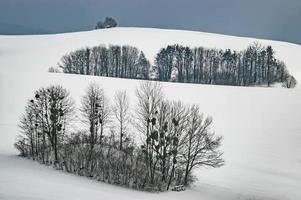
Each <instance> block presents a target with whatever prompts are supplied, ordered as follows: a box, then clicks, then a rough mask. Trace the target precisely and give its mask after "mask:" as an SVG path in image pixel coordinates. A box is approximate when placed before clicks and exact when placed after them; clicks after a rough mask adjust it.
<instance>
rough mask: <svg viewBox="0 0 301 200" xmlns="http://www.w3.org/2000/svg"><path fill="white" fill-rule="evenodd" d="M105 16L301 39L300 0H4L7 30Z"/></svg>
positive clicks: (84, 23)
mask: <svg viewBox="0 0 301 200" xmlns="http://www.w3.org/2000/svg"><path fill="white" fill-rule="evenodd" d="M105 16H113V17H115V18H116V19H117V20H118V22H119V25H120V26H140V27H159V28H176V29H187V30H199V31H206V32H216V33H224V34H231V35H238V36H252V37H259V38H269V39H275V40H283V41H290V42H295V43H299V44H301V0H0V23H2V24H4V23H5V24H6V26H4V25H3V28H2V29H5V27H12V26H7V24H9V25H12V24H13V25H18V26H19V27H20V26H22V27H27V28H32V29H35V30H38V31H40V32H53V33H54V32H69V31H79V30H89V29H92V28H93V27H94V25H95V23H96V22H97V21H98V20H100V19H103V18H104V17H105ZM0 25H1V24H0ZM6 29H9V28H6ZM0 32H1V29H0ZM2 32H3V31H2ZM16 33H17V31H16Z"/></svg>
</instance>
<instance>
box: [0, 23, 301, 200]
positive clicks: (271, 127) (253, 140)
mask: <svg viewBox="0 0 301 200" xmlns="http://www.w3.org/2000/svg"><path fill="white" fill-rule="evenodd" d="M255 41H259V42H260V43H263V44H266V45H268V44H270V45H272V46H273V48H274V49H275V51H276V52H277V54H276V57H277V58H279V59H281V60H283V61H285V63H286V64H287V67H288V69H289V70H290V73H291V74H292V75H294V76H295V77H296V79H297V81H298V82H299V83H301V67H300V66H299V63H300V61H299V60H300V59H299V57H300V56H299V55H301V46H300V45H295V44H290V43H284V42H275V41H267V40H257V39H252V38H239V37H232V36H224V35H217V34H209V33H200V32H189V31H175V30H160V29H144V28H113V29H106V30H97V31H90V32H78V33H67V34H58V35H41V36H0V199H83V198H84V197H85V198H86V199H116V198H119V197H120V198H121V197H122V198H124V199H143V198H144V199H153V198H156V199H157V198H158V199H183V198H188V197H189V198H190V199H201V198H203V199H256V200H257V199H281V200H282V199H292V200H298V199H301V192H300V190H299V188H301V171H300V169H301V106H300V105H301V89H300V85H299V87H298V88H296V89H284V88H255V87H254V88H253V87H252V88H251V87H249V88H246V87H230V86H213V85H193V84H177V83H164V84H163V86H164V89H165V91H166V95H167V96H168V97H169V98H172V99H175V100H177V99H181V100H183V101H184V102H186V103H197V104H199V105H200V107H201V109H202V110H203V112H204V113H206V114H210V115H211V116H212V117H213V119H214V127H213V128H214V130H215V132H216V133H217V134H218V135H223V136H224V141H223V147H222V149H223V151H224V152H225V155H224V158H225V160H226V165H225V166H224V167H222V168H219V169H200V170H198V171H197V174H198V177H199V181H198V182H197V183H196V186H195V187H194V188H193V189H191V190H188V191H185V192H183V193H174V192H168V193H163V194H145V193H142V192H137V191H131V190H128V189H123V188H119V187H115V186H109V185H106V184H103V183H98V182H95V181H91V180H89V179H87V178H82V177H76V176H73V175H69V174H65V173H63V172H57V171H55V170H53V169H48V168H47V167H45V166H40V165H38V164H37V163H35V162H31V161H28V160H24V159H21V158H18V157H16V156H14V155H15V154H16V151H15V150H14V149H13V142H14V138H15V136H16V135H17V134H18V127H17V123H18V119H19V117H20V115H21V113H22V112H23V109H24V106H25V103H26V101H27V99H28V98H30V97H31V96H32V94H33V91H34V90H36V89H38V88H39V87H41V86H48V85H50V84H61V85H63V86H64V87H65V88H66V89H68V90H69V91H70V92H71V94H72V96H73V97H74V99H76V101H77V103H78V104H79V98H80V96H81V95H82V94H83V91H84V89H85V87H86V86H87V85H88V84H89V83H90V82H91V81H94V82H97V83H99V84H101V85H102V86H103V88H104V90H105V92H106V93H107V95H108V96H110V97H112V95H113V94H114V92H115V91H116V90H118V89H127V90H128V93H129V94H130V97H131V99H132V101H135V100H136V99H135V96H134V90H135V88H136V86H137V84H138V83H139V81H136V80H123V79H114V78H104V77H92V76H80V75H70V74H51V73H47V69H48V68H49V67H50V66H55V65H56V63H57V62H58V61H59V59H60V58H61V56H62V55H64V54H65V53H67V52H69V51H72V50H75V49H78V48H81V47H85V46H95V45H98V44H106V45H108V44H129V45H133V46H136V47H138V48H140V49H141V50H143V51H144V52H145V54H146V56H147V57H148V58H149V59H150V60H153V57H154V56H155V54H156V53H157V51H158V50H159V49H160V48H161V47H164V46H166V45H168V44H174V43H179V44H183V45H189V46H192V47H194V46H205V47H216V48H231V49H237V50H240V49H244V48H246V46H247V45H249V44H251V43H252V42H255ZM117 192H118V193H120V195H118V194H117Z"/></svg>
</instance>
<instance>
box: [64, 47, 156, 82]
mask: <svg viewBox="0 0 301 200" xmlns="http://www.w3.org/2000/svg"><path fill="white" fill-rule="evenodd" d="M60 68H62V69H63V72H64V73H71V74H85V75H94V76H109V77H119V78H131V79H145V80H147V79H148V76H149V74H148V73H149V68H150V63H149V61H148V60H147V59H146V57H145V55H144V53H143V52H142V51H139V50H138V49H137V48H136V47H132V46H110V47H108V48H107V47H105V46H97V47H93V48H84V49H79V50H77V51H75V52H71V53H69V54H67V55H65V56H63V58H62V59H61V63H60Z"/></svg>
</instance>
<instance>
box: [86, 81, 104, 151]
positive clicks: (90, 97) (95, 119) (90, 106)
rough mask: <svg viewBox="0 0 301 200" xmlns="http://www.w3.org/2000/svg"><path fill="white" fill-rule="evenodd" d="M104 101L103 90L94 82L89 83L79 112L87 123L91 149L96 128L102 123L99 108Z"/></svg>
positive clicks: (95, 135) (96, 134)
mask: <svg viewBox="0 0 301 200" xmlns="http://www.w3.org/2000/svg"><path fill="white" fill-rule="evenodd" d="M103 101H104V92H103V89H102V88H100V87H99V86H98V85H97V84H96V83H91V84H90V85H89V86H88V87H87V89H86V94H85V95H84V96H83V97H82V107H81V112H82V115H83V117H84V122H85V123H87V124H88V125H89V131H90V147H91V151H92V150H93V148H94V145H95V144H96V143H97V141H98V130H99V127H100V126H101V124H102V120H101V119H102V116H101V110H102V109H103V108H102V104H103Z"/></svg>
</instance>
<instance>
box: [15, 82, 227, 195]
mask: <svg viewBox="0 0 301 200" xmlns="http://www.w3.org/2000/svg"><path fill="white" fill-rule="evenodd" d="M136 98H137V100H138V101H137V105H135V106H134V107H135V109H131V107H130V99H129V97H128V95H127V93H126V91H118V92H116V94H115V96H114V98H113V100H112V103H110V101H109V99H108V98H107V97H106V95H105V93H104V90H103V89H102V88H101V87H100V86H99V85H97V84H95V83H92V84H90V85H89V86H88V87H87V89H86V91H85V94H84V95H83V96H82V99H81V106H80V108H79V109H78V111H79V112H80V116H81V121H82V122H83V123H84V124H85V127H86V128H85V129H83V130H77V129H76V128H74V127H76V126H75V125H74V124H75V119H74V116H75V113H76V112H78V111H77V110H76V108H75V105H74V101H73V100H72V98H71V96H70V93H69V92H68V91H67V90H66V89H64V88H63V87H62V86H59V85H57V86H49V87H46V88H41V89H39V90H37V91H36V92H35V93H34V96H33V98H32V99H30V100H29V101H28V103H27V105H26V107H25V112H24V114H23V116H22V118H21V120H20V129H21V134H19V135H18V137H17V141H16V143H15V147H16V148H17V150H18V151H19V152H20V155H21V156H24V157H28V158H31V159H33V160H36V161H38V162H40V163H42V164H45V165H53V166H54V167H55V168H57V169H61V170H65V171H67V172H70V173H74V174H77V175H80V176H87V177H91V178H93V179H96V180H99V181H103V182H107V183H111V184H117V185H122V186H127V187H130V188H134V189H138V190H145V191H164V190H169V189H173V188H177V187H178V186H188V185H190V184H191V183H192V182H193V181H194V180H195V177H194V176H193V170H194V169H196V168H198V167H202V166H210V167H221V166H222V165H223V164H224V160H223V158H222V152H221V150H220V145H221V141H222V137H220V136H216V135H215V134H214V132H213V131H212V130H211V124H212V118H211V117H206V116H204V115H203V114H202V113H201V111H200V108H199V106H198V105H185V104H184V103H183V102H180V101H178V102H174V101H170V100H168V99H167V98H165V96H164V92H163V89H162V86H161V85H160V83H158V82H143V83H141V84H140V85H139V86H138V87H137V89H136ZM137 138H141V139H137Z"/></svg>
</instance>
